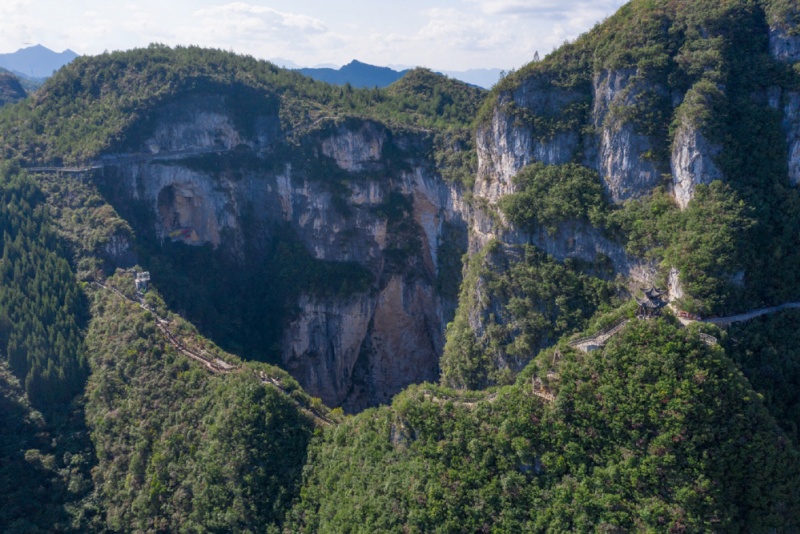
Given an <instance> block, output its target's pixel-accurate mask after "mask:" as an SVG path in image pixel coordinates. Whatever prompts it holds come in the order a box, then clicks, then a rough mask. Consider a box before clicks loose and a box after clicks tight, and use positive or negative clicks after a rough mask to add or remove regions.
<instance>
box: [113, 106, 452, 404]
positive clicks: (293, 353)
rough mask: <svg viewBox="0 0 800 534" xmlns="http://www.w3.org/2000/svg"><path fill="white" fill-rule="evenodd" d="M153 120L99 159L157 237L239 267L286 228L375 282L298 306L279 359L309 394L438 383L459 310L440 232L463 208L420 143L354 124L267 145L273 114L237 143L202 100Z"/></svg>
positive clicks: (377, 392)
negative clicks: (449, 291) (448, 282)
mask: <svg viewBox="0 0 800 534" xmlns="http://www.w3.org/2000/svg"><path fill="white" fill-rule="evenodd" d="M156 116H157V117H158V118H157V119H156V120H155V121H154V125H153V128H152V131H151V132H150V133H149V134H148V135H146V136H145V138H144V139H143V141H142V143H141V147H140V151H139V153H138V154H110V155H106V157H105V158H104V161H105V162H106V168H105V171H104V177H103V180H104V182H105V183H106V188H107V190H111V191H113V193H111V196H112V197H113V202H114V203H115V204H117V205H120V206H123V205H125V204H126V203H131V202H132V203H134V204H137V205H139V206H141V207H143V208H144V209H146V210H149V212H150V213H151V214H152V217H151V218H150V219H149V223H148V224H151V225H152V228H150V229H148V230H149V231H153V232H155V234H156V235H157V236H158V237H159V239H161V240H172V241H177V242H180V243H183V244H185V245H187V246H199V245H211V246H212V247H214V248H216V249H217V250H220V251H224V253H225V254H228V255H230V256H231V257H235V258H240V259H244V257H245V256H246V255H247V254H251V253H252V252H250V251H252V250H259V249H261V248H263V247H264V246H265V244H266V243H268V242H269V240H270V239H271V238H272V236H273V233H274V232H275V231H277V230H276V228H278V227H280V225H283V224H288V225H290V227H291V228H292V230H293V232H294V233H295V234H296V235H297V236H298V238H299V240H300V241H301V242H302V244H303V246H304V248H305V249H306V250H307V251H308V252H309V253H311V255H312V256H313V257H314V258H316V259H319V260H330V261H352V262H357V263H359V264H361V265H363V266H365V267H366V268H368V269H369V270H370V271H371V272H372V273H373V274H374V279H375V283H374V285H373V287H372V288H371V289H370V290H369V291H367V292H365V293H356V294H351V295H349V296H346V297H330V296H328V297H321V296H315V295H314V294H307V295H304V296H302V297H301V298H300V300H299V301H298V302H297V303H296V310H297V312H296V313H295V314H294V315H293V318H292V319H291V321H289V323H288V324H287V325H286V326H285V329H284V336H283V341H282V343H281V357H282V359H283V362H284V365H285V366H286V368H287V369H288V370H289V371H291V372H292V373H293V374H294V375H295V376H296V377H297V379H298V380H299V381H300V383H301V384H302V385H303V387H304V388H305V389H306V390H307V391H308V392H309V393H311V394H312V395H315V396H319V397H321V398H322V399H323V400H324V401H325V402H326V403H327V404H329V405H333V406H336V405H344V406H345V407H347V408H349V409H352V410H357V409H363V408H364V407H366V406H369V405H374V404H376V403H378V402H385V401H387V400H388V399H389V398H390V397H391V396H392V395H394V394H395V393H397V392H399V391H400V390H401V389H402V388H403V387H404V386H406V385H408V384H410V383H414V382H420V381H423V380H435V379H436V377H437V375H438V359H439V356H440V355H441V352H442V348H443V345H444V327H445V325H446V322H447V321H448V320H449V317H448V316H450V315H452V310H453V309H454V306H455V304H454V302H451V301H452V300H453V299H452V297H446V296H443V295H440V294H439V293H438V292H437V290H436V279H437V275H438V274H439V268H440V260H441V258H439V252H440V249H441V247H442V245H443V239H444V236H443V227H444V226H445V225H447V224H451V225H452V224H455V225H462V226H464V225H466V218H467V217H468V209H467V207H466V204H465V203H464V202H463V200H462V198H461V193H460V191H459V190H458V188H456V187H454V186H452V185H450V184H447V183H445V182H443V181H442V180H441V178H440V177H439V176H438V175H437V174H436V173H435V172H434V170H433V168H434V167H433V164H432V162H431V161H429V159H428V156H427V153H428V152H429V143H430V140H429V139H427V138H425V137H424V136H421V135H420V134H413V133H403V132H392V131H390V130H388V129H387V128H386V127H384V126H382V125H380V124H378V123H372V122H365V121H349V122H347V123H345V124H339V125H326V124H321V125H319V126H320V127H319V128H318V129H316V130H314V131H312V132H310V133H308V134H306V135H305V136H304V137H303V138H302V139H301V140H300V141H299V145H297V146H295V147H294V148H290V149H288V151H287V149H286V148H283V149H281V150H276V147H277V146H279V145H280V143H281V139H280V137H279V135H278V130H277V129H276V128H275V125H276V124H278V122H277V118H276V117H261V118H258V119H257V120H256V121H255V124H256V125H257V127H256V128H255V131H254V132H252V133H251V134H250V135H246V134H245V133H243V132H242V130H241V129H240V128H237V125H236V123H235V121H234V120H233V119H232V118H231V116H230V115H229V114H228V113H227V112H226V106H225V102H224V100H223V99H221V97H218V96H211V95H209V96H206V97H196V98H193V99H191V100H188V101H186V102H183V103H180V104H172V105H170V106H167V107H166V108H165V109H163V110H161V111H160V112H159V113H157V114H156ZM232 151H233V152H232ZM394 204H398V205H399V206H400V208H397V206H395V205H394ZM393 210H394V211H393ZM387 214H388V215H387ZM245 219H247V224H246V225H245V224H244V222H243V221H244V220H245ZM245 226H246V229H245ZM252 229H257V231H255V232H253V230H252ZM461 248H462V249H465V248H466V243H463V244H461ZM400 249H402V250H403V251H404V256H403V257H400V258H396V259H394V260H392V258H393V257H394V256H392V254H396V253H397V251H398V250H400ZM393 251H394V252H393ZM387 258H388V259H387ZM155 283H156V285H157V284H158V282H157V281H155Z"/></svg>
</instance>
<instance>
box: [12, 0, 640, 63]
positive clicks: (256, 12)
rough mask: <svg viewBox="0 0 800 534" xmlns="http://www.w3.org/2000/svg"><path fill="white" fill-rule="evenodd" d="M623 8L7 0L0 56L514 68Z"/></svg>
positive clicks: (381, 1) (457, 2) (599, 4)
mask: <svg viewBox="0 0 800 534" xmlns="http://www.w3.org/2000/svg"><path fill="white" fill-rule="evenodd" d="M624 3H625V2H624V1H623V0H432V1H421V0H402V1H399V0H326V1H322V0H243V1H225V0H222V1H220V0H194V1H189V0H158V1H156V0H138V1H131V2H125V1H124V0H122V1H118V0H117V1H109V0H72V1H69V2H67V1H64V0H0V53H4V52H14V51H16V50H18V49H19V48H23V47H26V46H30V45H33V44H41V45H44V46H46V47H48V48H50V49H52V50H55V51H56V52H61V51H62V50H64V49H66V48H69V49H72V50H74V51H75V52H77V53H79V54H98V53H102V52H103V51H105V50H108V51H112V50H127V49H130V48H135V47H142V46H147V45H148V44H149V43H153V42H158V43H163V44H168V45H179V44H180V45H201V46H208V47H214V48H220V49H224V50H232V51H234V52H237V53H242V54H249V55H252V56H254V57H257V58H260V59H274V58H283V59H288V60H291V61H293V62H294V63H296V64H298V65H300V66H317V65H321V64H326V65H336V66H339V65H343V64H346V63H349V62H350V61H351V60H352V59H358V60H359V61H363V62H366V63H371V64H374V65H386V66H425V67H430V68H434V69H446V70H467V69H473V68H501V69H506V70H507V69H511V68H517V67H520V66H522V65H524V64H526V63H528V62H529V61H530V60H531V59H532V58H533V55H534V53H535V52H537V51H538V52H539V54H540V55H541V56H545V55H546V54H547V53H549V52H551V51H552V50H553V49H554V48H556V47H557V46H559V45H560V44H562V43H563V42H564V41H566V40H573V39H575V38H576V37H577V36H578V35H580V34H581V33H583V32H585V31H587V30H589V29H591V28H592V26H594V25H595V24H596V23H597V22H600V21H602V20H603V19H604V18H606V17H608V16H610V15H612V14H613V13H614V11H616V10H617V9H618V8H619V7H620V6H621V5H623V4H624Z"/></svg>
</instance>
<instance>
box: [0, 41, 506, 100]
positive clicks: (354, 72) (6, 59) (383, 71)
mask: <svg viewBox="0 0 800 534" xmlns="http://www.w3.org/2000/svg"><path fill="white" fill-rule="evenodd" d="M76 57H78V54H77V53H75V52H73V51H72V50H70V49H67V50H64V51H63V52H61V53H58V52H54V51H53V50H50V49H49V48H47V47H45V46H42V45H40V44H37V45H34V46H29V47H27V48H21V49H19V50H17V51H16V52H11V53H7V54H0V67H2V68H4V69H7V70H9V71H11V72H13V73H14V74H16V75H18V76H22V77H23V78H26V79H28V80H34V81H37V82H39V83H41V82H42V81H43V80H44V79H45V78H48V77H49V76H51V75H52V74H53V72H55V71H57V70H58V69H60V68H61V67H63V66H64V65H66V64H67V63H69V62H70V61H72V60H73V59H75V58H76ZM270 61H272V62H273V63H275V64H276V65H278V66H280V67H284V68H287V69H294V70H299V71H300V72H302V73H303V74H305V75H306V76H310V77H311V78H314V79H315V80H319V81H324V82H327V83H332V84H335V85H344V84H346V83H349V84H350V85H352V86H353V87H386V86H387V85H390V84H392V83H394V82H396V81H397V80H399V79H400V78H402V77H403V75H404V74H405V73H406V72H408V70H409V69H410V68H411V67H407V66H403V65H392V66H391V67H381V66H377V65H370V64H368V63H363V62H361V61H358V60H355V59H354V60H353V61H351V62H350V63H348V64H347V65H344V66H342V67H339V68H336V66H335V65H328V64H326V65H317V66H315V67H301V66H300V65H298V64H297V63H294V62H293V61H291V60H288V59H282V58H274V59H271V60H270ZM437 72H440V73H441V74H444V75H446V76H449V77H451V78H455V79H457V80H461V81H464V82H467V83H470V84H472V85H477V86H479V87H483V88H486V89H490V88H491V87H492V86H493V85H494V84H495V83H496V82H497V80H498V78H499V76H500V69H470V70H466V71H437Z"/></svg>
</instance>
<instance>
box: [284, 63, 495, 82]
mask: <svg viewBox="0 0 800 534" xmlns="http://www.w3.org/2000/svg"><path fill="white" fill-rule="evenodd" d="M271 61H272V62H273V63H275V64H277V65H280V66H282V67H284V68H288V69H294V70H297V71H299V72H301V73H303V74H305V75H306V76H309V77H311V78H313V79H315V80H318V81H321V82H327V83H331V84H334V85H344V84H346V83H349V84H350V85H352V86H353V87H361V88H363V87H378V88H382V87H386V86H387V85H391V84H393V83H394V82H396V81H397V80H399V79H400V78H402V77H403V76H404V75H405V74H406V73H407V72H408V71H409V70H411V69H410V68H405V67H399V69H400V70H398V66H394V68H392V67H379V66H376V65H370V64H368V63H363V62H361V61H358V60H355V59H354V60H353V61H351V62H350V63H348V64H347V65H344V66H343V67H341V68H339V69H334V68H327V67H299V66H298V65H297V64H296V63H294V62H292V61H290V60H287V59H277V58H276V59H273V60H271ZM436 72H438V73H439V74H444V75H445V76H449V77H450V78H455V79H457V80H461V81H462V82H466V83H468V84H471V85H475V86H478V87H483V88H484V89H491V88H492V86H493V85H494V84H495V83H496V82H497V80H498V79H499V78H500V72H501V70H500V69H469V70H465V71H438V70H437V71H436Z"/></svg>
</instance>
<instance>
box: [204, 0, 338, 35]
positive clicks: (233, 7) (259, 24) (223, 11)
mask: <svg viewBox="0 0 800 534" xmlns="http://www.w3.org/2000/svg"><path fill="white" fill-rule="evenodd" d="M193 16H194V17H195V18H196V19H198V20H199V21H200V22H201V23H203V24H204V25H206V26H208V27H210V28H213V29H215V30H216V31H218V32H220V33H230V32H239V33H234V34H233V35H239V36H241V35H242V34H244V35H248V34H251V33H253V32H264V31H271V32H280V33H286V32H301V33H305V34H307V33H324V32H325V31H327V28H326V26H325V24H324V23H323V22H322V21H321V20H318V19H315V18H312V17H309V16H306V15H300V14H297V13H284V12H282V11H278V10H276V9H272V8H270V7H265V6H258V5H253V4H246V3H244V2H233V3H230V4H225V5H221V6H215V7H211V8H205V9H199V10H197V11H195V12H194V13H193Z"/></svg>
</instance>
